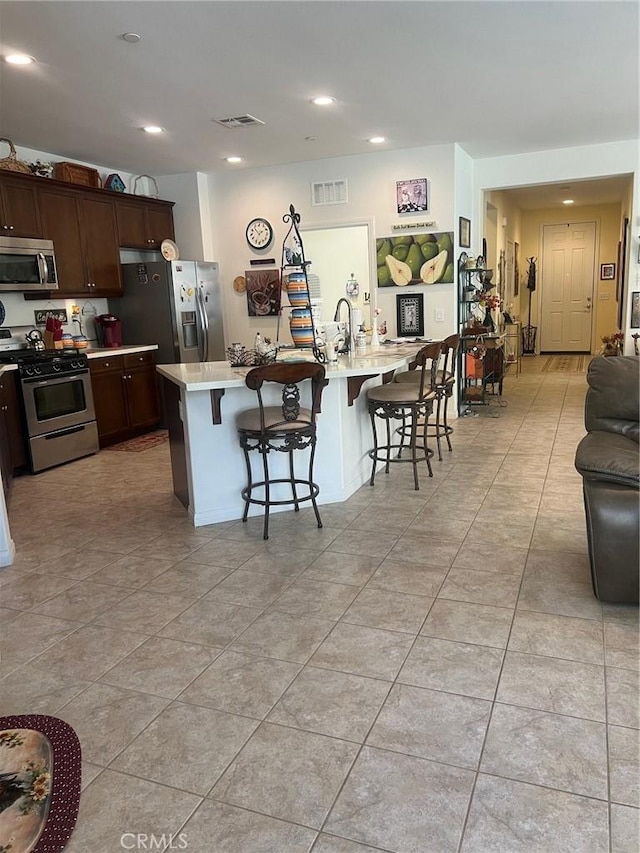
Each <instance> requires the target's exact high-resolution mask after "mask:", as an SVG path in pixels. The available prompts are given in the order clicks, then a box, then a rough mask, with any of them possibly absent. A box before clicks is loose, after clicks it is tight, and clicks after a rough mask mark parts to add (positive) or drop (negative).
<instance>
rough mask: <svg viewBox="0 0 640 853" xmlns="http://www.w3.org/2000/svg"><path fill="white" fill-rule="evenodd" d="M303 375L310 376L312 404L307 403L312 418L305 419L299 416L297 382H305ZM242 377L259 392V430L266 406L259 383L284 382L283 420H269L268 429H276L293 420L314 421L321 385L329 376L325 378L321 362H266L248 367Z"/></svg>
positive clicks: (299, 421) (261, 426)
mask: <svg viewBox="0 0 640 853" xmlns="http://www.w3.org/2000/svg"><path fill="white" fill-rule="evenodd" d="M305 379H310V380H311V405H310V407H309V410H310V412H311V418H310V419H309V420H308V421H307V419H306V418H301V417H300V410H301V406H300V389H299V387H298V385H299V383H301V382H304V381H305ZM244 381H245V384H246V386H247V388H250V389H251V390H252V391H255V392H256V393H257V395H258V405H259V406H260V429H261V431H262V432H265V417H264V409H265V407H264V404H263V401H262V385H263V383H264V382H278V383H279V384H280V385H282V386H283V387H282V421H280V422H279V423H276V424H274V423H269V430H270V431H274V430H277V428H278V426H286V425H287V424H292V423H294V422H298V423H301V422H308V423H309V424H310V425H311V424H315V420H316V415H318V414H319V412H320V402H321V399H322V389H323V388H324V387H325V385H327V384H328V382H329V380H328V379H325V369H324V366H323V365H322V364H317V363H315V362H299V363H293V364H284V363H282V362H281V363H279V364H278V363H276V364H265V365H262V366H261V367H254V368H253V369H252V370H250V371H249V372H248V373H247V375H246V377H245V380H244Z"/></svg>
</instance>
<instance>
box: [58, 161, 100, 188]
mask: <svg viewBox="0 0 640 853" xmlns="http://www.w3.org/2000/svg"><path fill="white" fill-rule="evenodd" d="M53 177H54V178H55V179H56V180H58V181H66V182H67V183H69V184H81V185H82V186H84V187H100V186H101V182H100V173H99V172H98V170H97V169H92V168H91V167H90V166H81V165H80V163H56V164H55V165H54V167H53Z"/></svg>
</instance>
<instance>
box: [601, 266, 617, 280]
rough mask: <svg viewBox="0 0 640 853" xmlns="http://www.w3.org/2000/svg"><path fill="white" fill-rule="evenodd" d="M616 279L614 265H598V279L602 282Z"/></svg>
mask: <svg viewBox="0 0 640 853" xmlns="http://www.w3.org/2000/svg"><path fill="white" fill-rule="evenodd" d="M615 277H616V265H615V264H600V279H601V280H602V281H613V279H615Z"/></svg>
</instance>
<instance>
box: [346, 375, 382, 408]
mask: <svg viewBox="0 0 640 853" xmlns="http://www.w3.org/2000/svg"><path fill="white" fill-rule="evenodd" d="M376 375H377V374H375V373H371V374H369V375H368V376H348V377H347V402H348V404H349V405H350V406H353V401H354V400H357V399H358V395H359V394H360V389H361V388H362V386H363V385H364V383H365V382H366V381H367V379H373V378H374V376H376Z"/></svg>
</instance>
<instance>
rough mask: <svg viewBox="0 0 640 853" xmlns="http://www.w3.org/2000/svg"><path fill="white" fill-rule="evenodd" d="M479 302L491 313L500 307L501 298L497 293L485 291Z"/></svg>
mask: <svg viewBox="0 0 640 853" xmlns="http://www.w3.org/2000/svg"><path fill="white" fill-rule="evenodd" d="M478 302H479V303H480V305H483V306H484V307H485V308H488V309H489V310H490V311H493V310H494V309H495V308H499V307H500V297H499V296H498V294H497V293H489V292H488V291H483V292H482V293H481V294H480V296H479V297H478Z"/></svg>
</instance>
